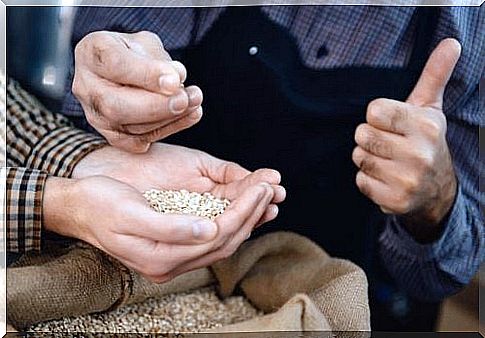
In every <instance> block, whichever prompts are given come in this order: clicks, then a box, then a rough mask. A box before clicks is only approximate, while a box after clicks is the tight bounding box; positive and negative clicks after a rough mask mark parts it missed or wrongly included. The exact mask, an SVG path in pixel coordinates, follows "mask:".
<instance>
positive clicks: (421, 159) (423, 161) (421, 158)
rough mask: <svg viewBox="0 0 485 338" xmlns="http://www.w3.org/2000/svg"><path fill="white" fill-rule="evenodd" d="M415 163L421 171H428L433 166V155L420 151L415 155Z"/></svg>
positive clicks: (429, 152)
mask: <svg viewBox="0 0 485 338" xmlns="http://www.w3.org/2000/svg"><path fill="white" fill-rule="evenodd" d="M417 163H418V165H419V167H420V168H421V169H423V170H429V169H431V168H433V166H434V155H433V154H432V152H431V151H420V152H419V153H418V155H417Z"/></svg>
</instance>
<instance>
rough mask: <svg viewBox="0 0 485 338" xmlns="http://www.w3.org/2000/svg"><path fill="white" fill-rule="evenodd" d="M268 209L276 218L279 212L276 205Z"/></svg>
mask: <svg viewBox="0 0 485 338" xmlns="http://www.w3.org/2000/svg"><path fill="white" fill-rule="evenodd" d="M270 208H271V214H272V215H273V216H275V217H276V216H278V213H279V212H280V209H279V208H278V206H277V205H270Z"/></svg>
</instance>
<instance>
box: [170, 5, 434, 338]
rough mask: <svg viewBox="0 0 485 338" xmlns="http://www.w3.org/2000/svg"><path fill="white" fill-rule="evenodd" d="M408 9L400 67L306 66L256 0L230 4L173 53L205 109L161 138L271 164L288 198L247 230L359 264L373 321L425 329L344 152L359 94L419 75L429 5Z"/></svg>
mask: <svg viewBox="0 0 485 338" xmlns="http://www.w3.org/2000/svg"><path fill="white" fill-rule="evenodd" d="M416 13H417V14H416V15H417V16H418V17H417V18H416V19H417V22H418V25H417V33H416V34H417V35H416V36H417V38H416V43H415V47H414V51H413V53H412V57H411V59H410V62H409V65H408V66H407V67H405V68H391V69H389V68H386V69H382V68H371V67H348V68H339V69H334V70H318V71H317V70H311V69H309V68H307V67H305V66H304V65H303V64H302V62H301V60H300V58H299V53H298V50H297V47H296V45H295V41H294V39H293V38H292V37H291V36H290V35H289V34H288V33H287V31H286V30H284V29H282V28H281V27H280V26H278V25H276V24H274V23H273V22H271V21H270V20H269V19H267V17H266V16H265V14H264V13H263V12H262V11H261V10H260V8H258V7H232V8H229V9H228V10H227V11H226V12H224V14H223V15H222V16H221V17H220V19H218V21H217V22H216V23H215V24H214V26H213V27H212V28H211V30H210V31H209V32H208V33H207V34H206V35H205V37H204V38H203V40H202V41H201V42H200V43H198V44H196V45H194V47H192V48H190V49H188V50H183V51H175V53H174V55H175V56H176V57H177V58H179V59H181V61H182V62H183V63H184V64H185V65H186V67H187V69H188V72H189V81H188V84H192V83H193V84H197V85H198V86H199V87H200V88H202V90H203V92H204V113H205V114H204V118H203V119H202V121H201V122H200V123H199V124H198V125H197V126H195V127H193V128H190V129H189V130H187V131H184V132H181V133H179V134H177V135H175V136H173V137H170V138H169V139H168V140H167V142H172V143H176V144H181V145H185V146H188V147H193V148H196V149H201V150H204V151H207V152H209V153H210V154H212V155H215V156H217V157H221V158H223V159H227V160H232V161H235V162H238V163H240V164H241V165H243V166H245V167H247V168H249V169H257V168H261V167H269V168H275V169H277V170H279V171H280V172H281V174H282V177H283V185H284V186H285V187H286V188H287V192H288V197H287V200H286V202H285V203H284V204H282V205H281V207H280V215H279V216H278V219H277V220H275V221H273V222H271V223H269V224H267V225H264V226H263V227H261V228H260V229H259V230H257V231H256V232H255V234H254V236H258V235H260V234H262V233H266V232H270V231H277V230H290V231H293V232H297V233H299V234H302V235H304V236H307V237H309V238H311V239H312V240H313V241H315V242H316V243H318V244H319V245H321V246H322V247H323V248H324V249H325V250H327V251H328V252H329V253H330V254H332V255H334V256H338V257H343V258H347V259H350V260H352V261H354V262H355V263H357V264H359V265H360V266H361V267H363V268H364V270H365V271H366V273H367V274H368V278H369V282H370V296H371V304H372V318H373V326H374V329H381V330H387V329H393V330H406V329H407V328H410V329H413V330H418V331H419V330H428V329H432V327H431V325H432V324H433V322H434V320H433V319H434V318H433V319H431V320H430V318H429V316H427V317H426V315H425V312H426V309H425V307H424V306H423V305H422V304H420V305H419V310H418V312H419V313H423V316H425V318H421V317H420V318H415V316H416V314H415V313H413V312H415V311H413V308H414V307H415V306H413V304H416V303H415V302H414V303H413V302H412V301H410V300H409V299H408V298H407V297H406V296H405V295H404V296H403V295H402V294H401V293H400V292H399V291H396V290H395V288H394V287H393V286H392V282H391V281H390V279H389V278H388V276H386V273H385V270H384V269H383V268H382V267H381V265H380V262H379V257H378V253H377V250H378V246H377V238H378V235H379V233H380V232H381V231H382V229H383V226H384V224H385V218H384V215H383V214H382V213H381V212H380V211H379V209H378V207H376V206H375V205H374V204H373V203H372V202H371V201H370V200H369V199H367V198H366V197H365V196H364V195H362V194H361V193H360V191H359V190H358V188H357V186H356V184H355V175H356V173H357V168H356V167H355V166H354V164H353V162H352V159H351V154H352V150H353V148H354V147H355V142H354V133H355V129H356V127H357V126H358V125H359V124H360V123H362V122H364V121H365V112H366V107H367V105H368V103H369V102H370V101H371V100H372V99H374V98H378V97H386V98H391V99H396V100H405V99H406V98H407V96H408V95H409V93H410V92H411V90H412V88H413V87H414V85H415V83H416V82H417V80H418V77H419V75H420V73H421V70H422V68H423V66H424V63H425V61H426V59H427V55H428V52H429V45H430V38H431V36H432V32H433V31H434V25H435V18H436V15H434V9H431V8H422V9H419V10H417V12H416ZM195 33H196V32H194V35H195ZM396 295H397V296H396ZM396 304H397V305H396ZM435 309H436V306H434V305H433V306H432V309H431V310H430V312H431V317H433V316H435V312H436V311H435ZM413 316H414V317H413ZM386 317H389V318H386ZM420 320H422V321H423V325H422V326H420V324H419V323H420ZM386 322H387V324H388V326H386V325H384V324H383V323H386ZM409 325H410V326H409Z"/></svg>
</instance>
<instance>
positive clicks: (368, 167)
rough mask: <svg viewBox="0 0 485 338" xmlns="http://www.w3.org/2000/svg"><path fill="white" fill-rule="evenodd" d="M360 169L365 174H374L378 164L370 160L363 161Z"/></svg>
mask: <svg viewBox="0 0 485 338" xmlns="http://www.w3.org/2000/svg"><path fill="white" fill-rule="evenodd" d="M360 169H361V170H362V171H363V172H365V173H372V172H374V171H375V169H376V162H375V161H374V160H372V159H370V158H364V159H362V161H361V163H360Z"/></svg>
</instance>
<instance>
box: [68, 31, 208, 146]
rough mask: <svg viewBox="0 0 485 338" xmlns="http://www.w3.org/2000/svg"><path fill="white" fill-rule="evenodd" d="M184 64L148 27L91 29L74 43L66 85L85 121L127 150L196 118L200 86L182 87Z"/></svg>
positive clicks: (174, 129)
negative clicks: (131, 31) (70, 77)
mask: <svg viewBox="0 0 485 338" xmlns="http://www.w3.org/2000/svg"><path fill="white" fill-rule="evenodd" d="M186 77H187V71H186V69H185V67H184V66H183V65H182V64H181V63H180V62H178V61H173V60H172V59H171V57H170V55H169V54H168V53H167V52H166V51H165V50H164V48H163V45H162V42H161V41H160V38H159V37H158V36H157V35H156V34H153V33H150V32H139V33H134V34H123V33H115V32H107V31H100V32H93V33H90V34H88V35H86V36H85V37H84V38H83V39H82V40H81V41H80V42H79V43H78V45H77V46H76V50H75V76H74V80H73V87H72V91H73V93H74V95H75V96H76V97H77V98H78V99H79V101H80V102H81V105H82V107H83V109H84V112H85V114H86V119H87V120H88V122H89V123H90V124H91V125H92V126H93V127H94V128H95V129H96V130H97V131H98V132H99V133H101V134H102V135H103V136H104V137H105V138H106V139H107V140H108V142H109V143H110V144H111V145H113V146H115V147H118V148H120V149H124V150H126V151H130V152H137V153H138V152H141V153H142V152H145V151H147V150H148V148H149V146H150V144H151V143H153V142H155V141H157V140H160V139H162V138H165V137H167V136H169V135H171V134H173V133H176V132H178V131H180V130H183V129H186V128H189V127H191V126H192V125H194V124H195V123H197V122H198V121H199V120H200V119H201V117H202V107H201V104H202V91H201V90H200V89H199V88H198V87H196V86H190V87H187V88H185V89H184V88H182V87H183V86H182V83H183V82H184V81H185V79H186Z"/></svg>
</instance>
